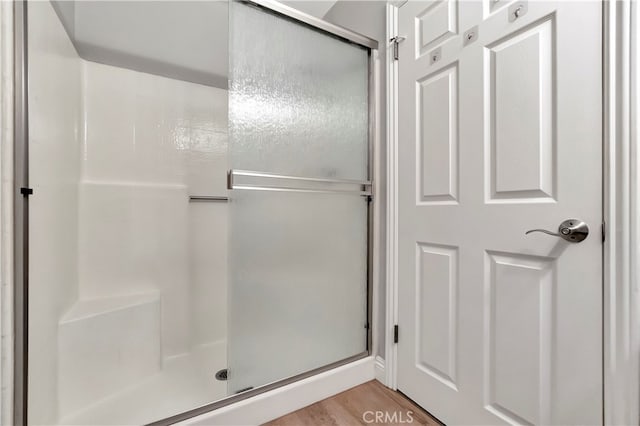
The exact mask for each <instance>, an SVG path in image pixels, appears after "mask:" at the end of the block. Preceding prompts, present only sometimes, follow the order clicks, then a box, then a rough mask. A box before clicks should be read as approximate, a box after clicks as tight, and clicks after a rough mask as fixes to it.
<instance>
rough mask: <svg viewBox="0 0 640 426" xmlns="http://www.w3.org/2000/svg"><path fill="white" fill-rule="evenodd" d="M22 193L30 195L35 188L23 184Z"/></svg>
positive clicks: (26, 195) (25, 195)
mask: <svg viewBox="0 0 640 426" xmlns="http://www.w3.org/2000/svg"><path fill="white" fill-rule="evenodd" d="M20 193H21V194H22V196H23V197H28V196H29V195H31V194H33V188H27V187H24V186H23V187H22V188H20Z"/></svg>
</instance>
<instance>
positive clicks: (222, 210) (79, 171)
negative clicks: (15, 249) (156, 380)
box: [29, 2, 227, 424]
mask: <svg viewBox="0 0 640 426" xmlns="http://www.w3.org/2000/svg"><path fill="white" fill-rule="evenodd" d="M29 13H30V16H29V19H30V23H32V25H30V26H29V28H30V30H29V31H30V32H29V43H30V58H29V59H30V69H31V70H32V71H31V75H30V100H31V117H32V120H31V123H30V126H31V138H30V141H31V142H30V143H31V147H30V148H31V150H30V160H31V163H30V176H31V183H32V186H33V187H34V196H33V197H32V211H31V221H30V224H31V229H32V237H31V241H30V242H31V259H30V270H31V298H32V300H31V311H30V312H31V327H30V330H31V338H30V341H31V345H32V346H31V348H30V356H31V359H30V368H31V371H30V373H31V374H30V378H31V388H30V403H31V406H30V408H31V410H30V415H31V416H32V417H31V419H32V421H33V422H34V423H39V424H51V423H55V422H56V420H59V419H60V418H62V417H65V416H68V415H70V414H72V413H74V412H77V411H78V410H81V409H83V408H85V407H87V406H88V405H90V404H93V403H95V402H98V401H100V400H103V399H104V398H106V397H109V396H113V395H114V394H117V393H118V392H120V391H121V390H123V389H124V388H126V387H130V386H132V385H135V384H136V383H138V382H139V381H141V380H142V379H144V378H145V377H148V376H151V375H153V374H155V373H158V372H160V371H161V370H162V368H163V366H166V365H168V363H171V362H172V360H174V359H178V358H179V357H181V356H183V355H186V354H189V353H196V352H197V353H202V348H209V347H211V346H212V345H224V342H225V339H226V299H227V298H226V214H227V205H226V204H225V203H189V199H188V196H189V195H226V188H225V179H226V169H227V159H226V143H227V142H226V141H227V91H226V90H223V89H218V88H214V87H209V86H203V85H199V84H194V83H189V82H185V81H178V80H173V79H169V78H165V77H160V76H156V75H151V74H146V73H141V72H136V71H131V70H127V69H122V68H116V67H112V66H108V65H103V64H98V63H94V62H88V61H85V60H82V59H81V58H79V57H78V55H77V53H76V51H75V49H74V48H73V45H72V44H71V42H70V41H69V38H68V36H67V34H66V33H65V32H64V29H63V27H62V25H61V24H60V22H59V20H58V17H57V16H56V15H55V12H54V11H53V9H52V7H51V5H50V3H49V2H36V3H33V7H31V6H30V9H29ZM222 59H223V60H226V58H222ZM54 259H55V261H54ZM53 348H58V349H57V351H56V350H52V349H53ZM94 352H95V353H94ZM218 352H220V351H218ZM222 353H224V351H222ZM174 364H175V363H174ZM172 365H173V364H172ZM208 373H212V372H208ZM203 374H207V372H204V371H203ZM89 378H90V379H89ZM208 379H210V377H209V378H208ZM87 380H90V383H92V384H93V385H92V386H87V385H86V384H87V383H88V382H87ZM54 395H57V397H53V396H54ZM220 396H223V395H220ZM158 403H159V404H162V401H158Z"/></svg>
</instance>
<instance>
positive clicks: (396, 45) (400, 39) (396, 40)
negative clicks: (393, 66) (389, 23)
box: [389, 36, 407, 61]
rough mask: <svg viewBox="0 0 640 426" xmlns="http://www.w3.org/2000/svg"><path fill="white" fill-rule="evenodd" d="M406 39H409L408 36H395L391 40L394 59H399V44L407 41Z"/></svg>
mask: <svg viewBox="0 0 640 426" xmlns="http://www.w3.org/2000/svg"><path fill="white" fill-rule="evenodd" d="M406 39H407V38H406V37H402V36H395V37H394V38H392V39H391V40H389V41H390V42H391V43H393V60H394V61H397V60H398V59H400V46H399V44H400V43H402V42H403V41H405V40H406Z"/></svg>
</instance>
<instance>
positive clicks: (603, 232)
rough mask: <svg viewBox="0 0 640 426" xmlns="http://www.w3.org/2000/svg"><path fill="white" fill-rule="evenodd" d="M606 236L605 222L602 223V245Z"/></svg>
mask: <svg viewBox="0 0 640 426" xmlns="http://www.w3.org/2000/svg"><path fill="white" fill-rule="evenodd" d="M606 235H607V228H606V225H605V222H602V242H603V243H604V240H605V238H606Z"/></svg>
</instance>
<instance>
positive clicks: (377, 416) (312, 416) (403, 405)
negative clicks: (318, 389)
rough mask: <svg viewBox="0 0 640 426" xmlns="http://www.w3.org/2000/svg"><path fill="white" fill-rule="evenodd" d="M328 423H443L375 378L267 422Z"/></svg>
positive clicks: (281, 425) (282, 425)
mask: <svg viewBox="0 0 640 426" xmlns="http://www.w3.org/2000/svg"><path fill="white" fill-rule="evenodd" d="M325 425H328V426H351V425H375V426H377V425H403V426H409V425H429V426H440V425H441V423H439V422H438V421H437V420H436V419H434V418H433V417H431V416H430V415H429V414H428V413H427V412H426V411H424V410H423V409H422V408H420V407H418V406H417V405H415V404H414V403H413V402H412V401H410V400H409V399H407V398H406V397H405V396H404V395H402V394H401V393H399V392H395V391H392V390H391V389H389V388H387V387H385V386H384V385H382V384H381V383H380V382H378V381H377V380H372V381H370V382H367V383H364V384H362V385H360V386H356V387H355V388H352V389H349V390H347V391H345V392H342V393H339V394H338V395H334V396H332V397H331V398H327V399H325V400H323V401H320V402H316V403H315V404H313V405H310V406H308V407H305V408H303V409H301V410H298V411H294V412H293V413H290V414H287V415H286V416H283V417H280V418H278V419H275V420H273V421H271V422H269V423H266V425H265V426H325Z"/></svg>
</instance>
